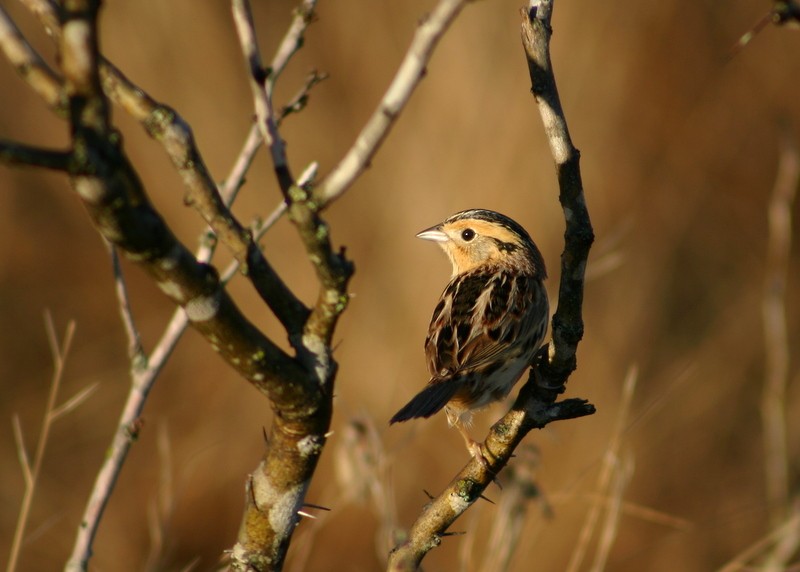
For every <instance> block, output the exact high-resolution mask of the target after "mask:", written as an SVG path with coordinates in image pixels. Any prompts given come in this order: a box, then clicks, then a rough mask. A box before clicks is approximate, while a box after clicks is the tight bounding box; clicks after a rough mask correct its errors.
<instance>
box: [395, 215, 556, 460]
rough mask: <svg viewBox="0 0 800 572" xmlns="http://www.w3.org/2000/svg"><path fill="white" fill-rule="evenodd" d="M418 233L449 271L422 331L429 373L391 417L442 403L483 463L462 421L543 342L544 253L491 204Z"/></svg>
mask: <svg viewBox="0 0 800 572" xmlns="http://www.w3.org/2000/svg"><path fill="white" fill-rule="evenodd" d="M417 237H419V238H422V239H424V240H432V241H433V242H436V243H438V244H439V246H441V247H442V249H443V250H444V252H445V254H447V256H448V258H450V262H452V263H453V276H452V278H451V279H450V282H449V283H448V284H447V287H446V288H445V289H444V292H443V293H442V295H441V297H440V299H439V303H438V304H437V305H436V309H434V311H433V317H432V318H431V324H430V326H429V327H428V337H427V338H425V355H426V357H427V359H428V370H429V372H430V374H431V380H430V381H429V382H428V385H427V386H426V387H425V389H423V390H422V391H420V392H419V393H418V394H417V395H416V396H415V397H414V398H413V399H412V400H411V401H409V402H408V404H406V406H405V407H403V408H402V409H401V410H400V411H398V412H397V413H396V414H395V415H394V417H392V419H391V420H390V421H389V423H397V422H399V421H408V420H409V419H414V418H416V417H430V416H431V415H433V414H434V413H436V412H438V411H439V410H440V409H442V408H444V409H445V412H446V413H447V419H448V421H449V422H450V425H451V426H453V425H454V426H455V427H456V428H457V429H458V430H459V432H460V433H461V435H462V436H463V437H464V441H465V443H466V445H467V449H468V450H469V452H470V453H471V454H472V456H473V457H475V458H476V459H478V460H479V461H480V462H481V463H482V464H484V465H486V464H487V462H486V459H485V458H484V457H483V454H482V453H481V444H480V443H478V442H476V441H474V440H473V439H472V438H471V437H470V436H469V434H468V433H467V429H466V426H467V425H469V423H470V421H471V418H472V411H473V410H475V409H479V408H481V407H484V406H486V405H488V404H490V403H493V402H495V401H499V400H501V399H503V398H505V397H506V396H507V395H508V393H509V392H510V391H511V388H512V387H513V386H514V384H515V383H516V382H517V380H519V378H520V377H521V376H522V374H523V373H524V372H525V370H526V369H528V367H529V366H530V365H531V361H532V359H533V357H534V354H536V352H537V350H538V349H539V347H540V346H541V345H542V342H543V341H544V337H545V334H546V333H547V322H548V319H549V315H550V310H549V303H548V300H547V291H546V290H545V288H544V284H543V283H542V281H543V280H544V279H545V278H546V277H547V272H546V270H545V267H544V260H543V259H542V255H541V253H540V252H539V249H538V248H537V247H536V245H535V244H534V243H533V240H531V237H530V235H528V233H527V232H526V231H525V229H524V228H522V227H521V226H520V225H519V224H517V223H516V222H514V221H513V220H511V219H510V218H508V217H506V216H504V215H501V214H499V213H496V212H494V211H489V210H483V209H473V210H467V211H462V212H459V213H456V214H454V215H452V216H451V217H449V218H448V219H447V220H445V221H444V222H442V223H441V224H438V225H436V226H434V227H431V228H429V229H427V230H423V231H422V232H420V233H419V234H418V235H417Z"/></svg>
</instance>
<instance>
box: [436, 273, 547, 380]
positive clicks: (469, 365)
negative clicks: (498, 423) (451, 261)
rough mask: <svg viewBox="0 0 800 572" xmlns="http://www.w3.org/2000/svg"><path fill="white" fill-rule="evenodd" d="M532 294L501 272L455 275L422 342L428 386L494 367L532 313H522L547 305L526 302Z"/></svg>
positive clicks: (520, 279)
mask: <svg viewBox="0 0 800 572" xmlns="http://www.w3.org/2000/svg"><path fill="white" fill-rule="evenodd" d="M537 293H538V290H537V288H535V285H534V284H533V278H532V277H530V276H527V275H517V276H513V275H512V274H511V273H510V272H508V271H505V270H501V269H496V268H494V269H482V270H479V271H475V272H471V273H468V274H464V275H460V276H456V277H455V278H454V279H453V280H452V281H451V282H450V284H448V285H447V287H446V288H445V291H444V293H443V294H442V298H441V300H440V301H439V304H438V305H437V306H436V310H435V311H434V314H433V317H432V319H431V325H430V329H429V333H428V338H427V339H426V342H425V351H426V354H427V356H428V368H429V370H430V373H431V375H432V376H433V378H434V379H433V380H432V383H435V382H436V380H437V379H447V378H448V377H449V376H451V375H453V374H456V373H458V372H471V371H475V370H481V369H483V368H484V367H486V366H487V365H489V364H491V363H493V362H496V360H498V358H500V357H501V356H502V354H503V352H504V351H506V350H507V349H508V348H509V346H510V345H511V342H512V341H514V340H516V339H517V337H518V336H519V335H520V332H527V331H528V330H529V329H530V327H531V326H532V324H528V323H526V320H527V319H529V317H533V316H536V315H538V313H536V312H530V311H526V308H530V307H531V306H530V304H541V303H544V304H546V303H547V300H546V299H545V298H543V297H541V296H539V298H542V300H531V299H530V298H531V296H537Z"/></svg>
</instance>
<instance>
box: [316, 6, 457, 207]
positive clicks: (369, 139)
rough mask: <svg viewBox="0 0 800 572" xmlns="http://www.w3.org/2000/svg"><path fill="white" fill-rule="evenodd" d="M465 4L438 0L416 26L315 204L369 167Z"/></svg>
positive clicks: (345, 186) (331, 198) (334, 196)
mask: <svg viewBox="0 0 800 572" xmlns="http://www.w3.org/2000/svg"><path fill="white" fill-rule="evenodd" d="M466 4H467V0H440V1H439V3H438V4H437V5H436V7H435V8H434V9H433V11H432V12H431V13H430V14H428V16H427V17H426V18H425V19H424V20H422V22H420V24H419V27H418V28H417V32H416V33H415V34H414V39H413V40H412V41H411V46H409V48H408V51H407V52H406V56H405V58H404V59H403V62H402V63H401V64H400V67H399V68H398V70H397V73H396V74H395V76H394V79H393V80H392V83H391V85H390V86H389V89H388V90H386V93H385V94H384V96H383V99H381V101H380V103H379V104H378V107H377V109H376V110H375V111H374V112H373V114H372V116H371V117H370V118H369V120H368V121H367V124H366V125H365V126H364V128H363V129H362V130H361V133H359V135H358V137H357V138H356V141H355V143H353V146H352V147H350V150H349V151H347V153H346V154H345V156H344V157H343V158H342V160H341V161H340V162H339V164H338V165H336V167H335V168H334V169H333V171H331V172H330V173H329V174H328V176H327V177H325V180H324V181H323V182H322V184H321V185H320V186H319V187H318V188H317V189H315V191H314V200H315V201H316V202H317V203H318V204H320V205H322V206H323V207H327V206H329V205H330V204H331V203H332V202H333V201H335V200H336V199H338V198H339V197H341V196H342V195H343V194H344V193H345V192H346V191H347V189H349V188H350V186H351V185H352V184H353V182H354V181H355V180H356V178H358V176H359V175H360V174H361V173H363V172H364V170H365V169H366V168H367V167H368V166H369V164H370V161H372V158H373V157H374V156H375V154H376V153H377V152H378V149H379V148H380V146H381V143H383V141H384V140H385V139H386V137H387V136H388V135H389V131H390V130H391V128H392V126H393V125H394V122H395V121H396V120H397V117H398V116H399V115H400V112H401V111H403V109H404V108H405V106H406V103H408V100H409V99H410V98H411V94H412V93H413V92H414V90H415V89H416V87H417V86H418V85H419V83H420V81H422V78H423V77H425V71H426V68H427V65H428V62H429V61H430V59H431V56H432V55H433V51H434V49H435V48H436V46H437V44H438V43H439V40H440V39H441V38H442V36H443V35H444V33H445V32H446V31H447V29H448V28H449V27H450V25H451V24H452V23H453V21H454V20H455V18H456V16H458V14H459V13H460V12H461V10H462V9H463V8H464V6H465V5H466Z"/></svg>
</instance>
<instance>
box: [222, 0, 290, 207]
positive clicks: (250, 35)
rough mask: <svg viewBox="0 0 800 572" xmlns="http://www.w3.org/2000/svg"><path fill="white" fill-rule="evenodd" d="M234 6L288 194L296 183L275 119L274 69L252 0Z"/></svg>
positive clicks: (266, 134) (263, 126)
mask: <svg viewBox="0 0 800 572" xmlns="http://www.w3.org/2000/svg"><path fill="white" fill-rule="evenodd" d="M232 7H233V20H234V22H235V24H236V32H237V33H238V35H239V43H240V44H241V46H242V52H243V53H244V56H245V59H246V60H247V63H248V66H249V71H250V88H251V90H252V92H253V99H254V102H255V110H256V120H257V122H258V128H259V129H260V130H261V136H262V138H263V139H264V143H265V144H266V146H267V148H268V149H269V152H270V156H271V157H272V165H273V168H274V169H275V175H276V176H277V178H278V184H279V185H280V188H281V191H283V193H284V195H288V193H289V189H291V187H293V186H294V179H293V178H292V174H291V171H290V169H289V161H288V159H287V158H286V145H285V144H284V142H283V139H281V136H280V133H279V132H278V126H277V124H276V122H275V112H274V110H273V108H272V94H271V90H269V91H268V89H267V86H266V80H267V77H268V76H269V73H270V72H269V70H266V69H264V64H263V63H262V60H261V53H260V51H259V49H258V42H257V40H256V30H255V24H254V23H253V13H252V9H251V7H250V2H249V0H233V2H232Z"/></svg>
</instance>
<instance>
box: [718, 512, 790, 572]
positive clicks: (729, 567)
mask: <svg viewBox="0 0 800 572" xmlns="http://www.w3.org/2000/svg"><path fill="white" fill-rule="evenodd" d="M798 529H800V511H798V510H795V511H794V512H793V513H792V514H790V515H789V517H788V518H787V519H786V520H785V521H784V522H782V523H781V524H780V525H779V526H777V527H774V528H773V529H772V530H770V531H769V532H768V533H767V534H766V535H764V536H763V537H762V538H759V539H758V540H756V541H755V542H754V543H753V544H751V545H750V546H748V547H747V548H745V549H744V550H742V551H741V552H740V553H739V554H737V555H736V556H734V557H733V558H732V559H731V560H730V561H729V562H728V563H726V564H725V565H724V566H722V567H721V568H719V570H718V571H717V572H738V571H739V570H750V568H749V567H748V562H750V561H751V560H753V559H754V558H756V557H757V556H758V555H759V554H762V553H763V552H764V551H766V550H767V549H768V548H769V547H771V546H775V545H776V544H777V543H778V542H780V541H781V539H782V538H784V537H785V536H786V534H787V533H794V534H795V535H797V531H798ZM759 569H760V568H759Z"/></svg>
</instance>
